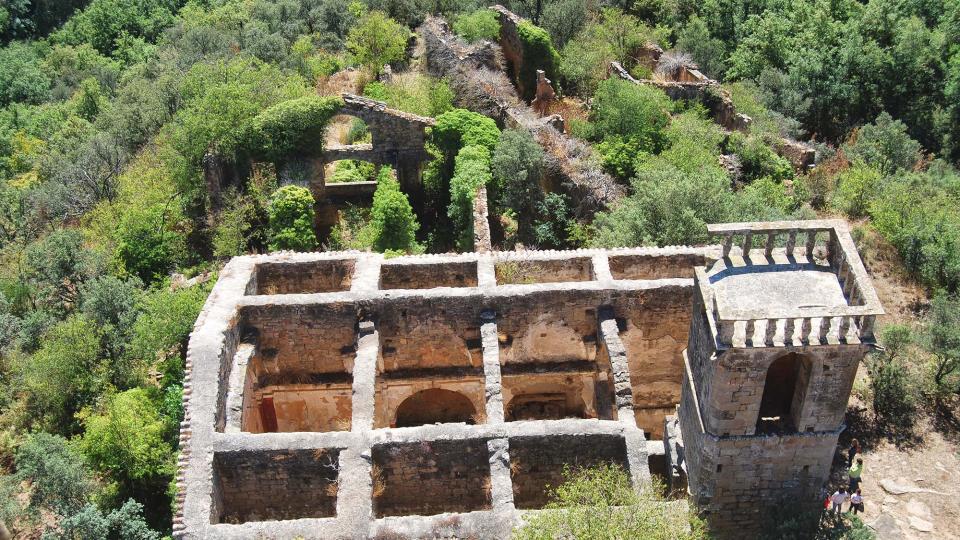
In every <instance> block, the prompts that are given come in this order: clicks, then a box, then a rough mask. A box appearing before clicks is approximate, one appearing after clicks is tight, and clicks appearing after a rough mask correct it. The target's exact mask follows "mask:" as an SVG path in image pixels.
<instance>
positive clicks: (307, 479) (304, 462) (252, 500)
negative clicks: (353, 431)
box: [211, 449, 339, 523]
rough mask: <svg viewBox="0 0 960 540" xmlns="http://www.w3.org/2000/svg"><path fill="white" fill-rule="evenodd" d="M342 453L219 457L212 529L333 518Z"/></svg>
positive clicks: (248, 453)
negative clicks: (252, 523) (213, 527)
mask: <svg viewBox="0 0 960 540" xmlns="http://www.w3.org/2000/svg"><path fill="white" fill-rule="evenodd" d="M338 469H339V450H336V449H317V450H277V451H240V452H219V453H217V454H215V455H214V458H213V474H214V482H213V484H214V485H213V515H211V522H212V523H245V522H248V521H268V520H285V519H301V518H322V517H332V516H334V515H335V514H336V511H337V476H338Z"/></svg>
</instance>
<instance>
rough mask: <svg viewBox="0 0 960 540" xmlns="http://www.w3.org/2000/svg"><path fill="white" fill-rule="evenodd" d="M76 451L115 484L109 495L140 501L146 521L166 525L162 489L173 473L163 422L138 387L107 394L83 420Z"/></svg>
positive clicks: (163, 491) (171, 452) (144, 391)
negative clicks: (112, 394)
mask: <svg viewBox="0 0 960 540" xmlns="http://www.w3.org/2000/svg"><path fill="white" fill-rule="evenodd" d="M84 428H85V431H84V433H83V437H82V438H81V439H80V441H79V448H80V450H81V451H82V452H83V454H84V456H86V458H87V460H88V461H89V462H90V464H91V465H92V466H93V467H94V468H96V469H97V470H98V471H101V473H103V474H104V475H105V477H106V478H105V479H106V480H107V481H109V482H110V483H112V484H114V485H115V486H116V491H115V495H114V497H116V498H118V499H119V500H121V501H124V500H126V499H127V498H131V497H132V498H134V499H136V500H138V501H140V502H141V503H144V505H145V506H146V510H147V517H148V520H149V521H150V522H151V523H152V524H153V525H154V526H155V527H158V526H163V527H165V526H166V523H167V520H169V519H170V508H169V506H165V505H164V504H163V502H164V499H165V487H166V486H167V484H169V482H170V479H171V478H172V477H173V474H174V471H175V469H176V461H175V458H174V453H173V449H172V448H171V447H170V445H169V444H168V443H167V441H166V439H165V438H164V434H165V432H166V429H167V428H166V424H165V423H164V421H163V418H161V416H160V414H159V413H158V410H157V406H156V404H155V403H154V401H153V399H152V398H151V396H150V395H149V393H148V391H147V390H146V389H143V388H135V389H132V390H127V391H125V392H121V393H119V394H116V395H114V396H112V397H111V398H110V399H109V401H108V402H107V403H106V405H105V407H104V408H103V410H102V411H100V412H98V413H96V414H92V415H90V416H88V417H87V418H85V419H84Z"/></svg>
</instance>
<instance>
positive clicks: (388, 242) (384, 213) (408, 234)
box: [370, 167, 420, 253]
mask: <svg viewBox="0 0 960 540" xmlns="http://www.w3.org/2000/svg"><path fill="white" fill-rule="evenodd" d="M370 216H371V220H370V227H371V230H372V238H373V248H374V249H375V250H377V251H379V252H381V253H383V252H386V251H402V252H405V253H413V252H416V251H419V249H420V246H418V245H417V241H416V233H417V230H418V229H419V228H420V224H419V223H417V217H416V216H415V215H414V214H413V208H412V207H411V206H410V201H409V200H408V199H407V196H406V195H405V194H404V193H403V192H402V191H400V183H399V182H397V179H396V177H395V176H394V174H393V171H392V170H391V169H390V168H388V167H383V168H382V169H380V174H379V175H378V176H377V191H376V192H374V194H373V207H372V208H371V210H370Z"/></svg>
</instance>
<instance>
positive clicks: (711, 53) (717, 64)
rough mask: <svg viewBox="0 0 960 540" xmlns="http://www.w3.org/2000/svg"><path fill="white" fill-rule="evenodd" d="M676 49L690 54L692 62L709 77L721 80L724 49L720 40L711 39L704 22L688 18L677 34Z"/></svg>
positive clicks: (697, 18)
mask: <svg viewBox="0 0 960 540" xmlns="http://www.w3.org/2000/svg"><path fill="white" fill-rule="evenodd" d="M677 48H678V49H680V50H681V51H685V52H688V53H690V55H691V56H692V57H693V60H694V62H696V63H697V66H698V67H699V68H700V71H702V72H704V73H705V74H707V75H708V76H710V77H714V78H722V77H723V75H724V73H725V72H726V47H725V45H724V43H723V41H722V40H720V39H717V38H715V37H711V35H710V28H709V27H708V26H707V23H706V21H704V20H703V19H701V18H700V17H699V16H697V15H694V16H692V17H690V20H689V21H687V23H686V25H684V27H683V28H681V29H680V30H679V31H678V32H677Z"/></svg>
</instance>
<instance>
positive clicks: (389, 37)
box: [347, 11, 410, 73]
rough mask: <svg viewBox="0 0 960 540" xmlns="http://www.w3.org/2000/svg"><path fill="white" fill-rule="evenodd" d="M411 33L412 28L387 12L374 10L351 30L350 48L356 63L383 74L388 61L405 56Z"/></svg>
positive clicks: (348, 40)
mask: <svg viewBox="0 0 960 540" xmlns="http://www.w3.org/2000/svg"><path fill="white" fill-rule="evenodd" d="M409 35H410V32H409V30H407V29H406V28H405V27H404V26H402V25H401V24H400V23H398V22H396V21H394V20H393V19H391V18H389V17H387V15H386V14H385V13H383V12H381V11H371V12H369V13H367V14H366V15H364V16H363V17H361V18H360V20H359V21H358V22H357V25H356V26H354V27H353V28H351V29H350V33H349V34H348V35H347V49H349V51H350V53H351V54H353V56H354V58H355V59H356V61H357V63H359V64H360V65H362V66H365V67H367V68H369V69H370V70H371V71H373V72H374V73H380V71H381V70H382V69H383V66H384V65H385V64H392V63H394V62H397V61H399V60H402V59H403V57H404V55H405V53H406V47H407V37H408V36H409Z"/></svg>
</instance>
